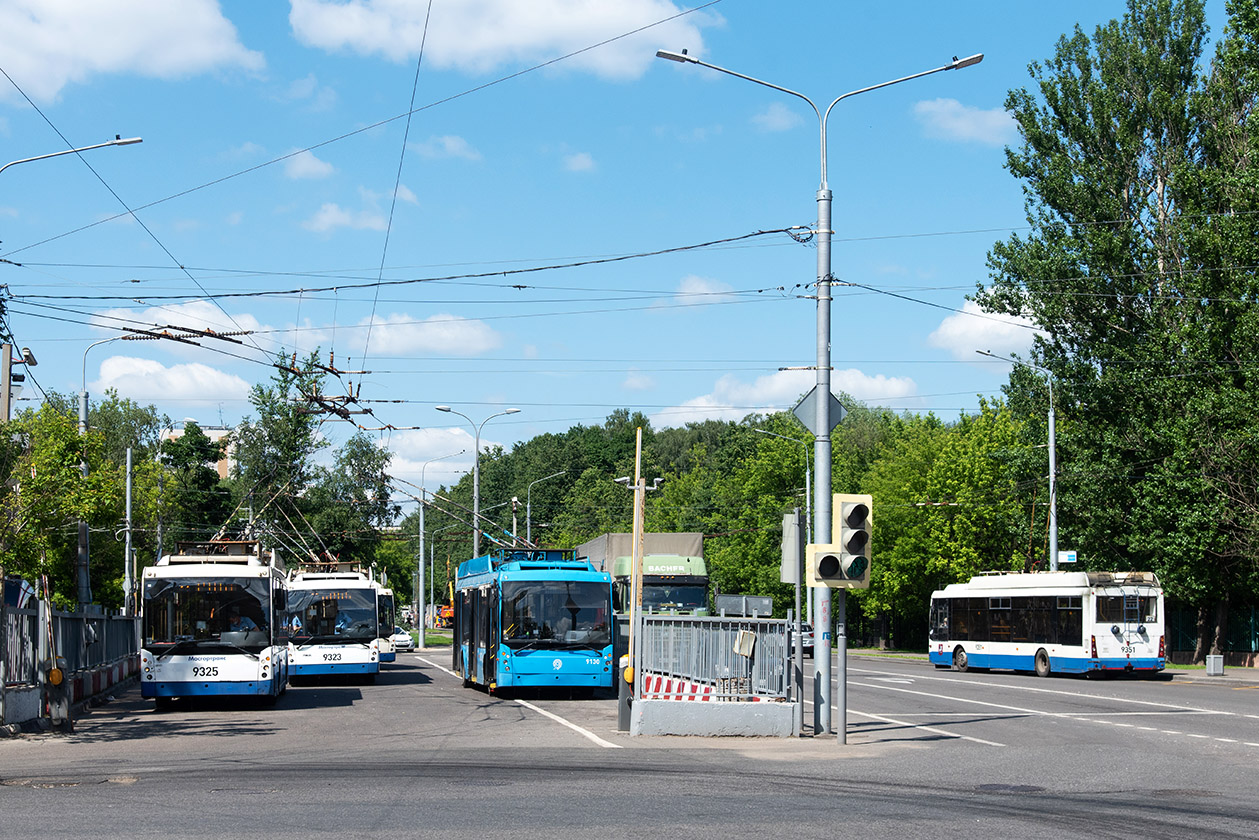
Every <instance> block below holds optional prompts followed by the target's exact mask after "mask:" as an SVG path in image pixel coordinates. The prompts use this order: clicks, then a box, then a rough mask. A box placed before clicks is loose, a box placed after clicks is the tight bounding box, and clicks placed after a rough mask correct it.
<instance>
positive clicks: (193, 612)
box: [140, 540, 289, 709]
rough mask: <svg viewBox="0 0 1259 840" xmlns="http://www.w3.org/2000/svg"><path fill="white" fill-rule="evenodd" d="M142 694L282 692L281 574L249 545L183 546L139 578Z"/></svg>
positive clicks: (160, 701) (163, 698)
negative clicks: (140, 579)
mask: <svg viewBox="0 0 1259 840" xmlns="http://www.w3.org/2000/svg"><path fill="white" fill-rule="evenodd" d="M143 586H144V591H143V607H142V610H143V615H144V618H143V627H144V639H143V645H142V646H141V649H140V670H141V677H140V695H141V696H142V697H151V698H153V700H154V701H155V702H156V704H157V707H158V708H159V709H161V708H164V707H165V706H166V705H167V704H169V703H170V701H171V700H173V699H175V698H179V697H197V696H208V695H253V696H257V697H261V698H263V699H265V700H268V701H274V700H275V698H277V697H278V696H279V695H281V694H283V693H284V690H285V688H286V687H287V685H288V676H289V659H288V646H287V645H286V643H285V640H284V635H283V634H284V628H283V620H282V619H283V609H284V605H285V597H284V596H285V581H284V568H283V566H282V564H281V563H280V561H279V560H278V559H277V557H276V555H275V552H269V553H266V554H264V553H263V552H262V551H261V550H260V547H259V544H258V542H257V541H255V540H234V541H213V542H204V543H202V542H181V543H179V544H178V545H177V546H176V551H175V553H174V554H168V555H165V556H163V557H162V558H161V559H160V560H158V562H157V564H156V565H154V566H150V567H148V568H146V569H145V570H144V575H143Z"/></svg>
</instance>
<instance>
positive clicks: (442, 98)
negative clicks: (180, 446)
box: [0, 0, 1224, 487]
mask: <svg viewBox="0 0 1259 840" xmlns="http://www.w3.org/2000/svg"><path fill="white" fill-rule="evenodd" d="M1124 7H1125V4H1124V3H1123V2H1120V0H1087V1H1085V0H1060V2H1057V3H1053V4H1032V3H1010V2H995V0H994V2H980V1H977V2H969V3H953V4H942V3H936V2H930V3H929V2H916V1H915V2H905V3H896V4H892V3H884V4H876V3H836V2H800V3H793V4H790V5H789V6H784V5H783V4H778V3H766V2H763V0H722V2H717V3H712V4H708V5H701V6H700V8H699V9H698V10H695V11H692V12H689V13H687V12H688V9H690V8H694V7H684V6H681V5H678V4H677V3H674V2H669V0H615V2H614V1H613V0H607V2H581V1H580V0H475V2H474V0H433V2H432V4H431V6H430V4H429V3H428V2H425V0H357V1H356V2H344V0H341V1H340V2H337V1H334V0H291V2H288V3H282V2H268V3H258V2H254V0H224V1H223V2H214V0H183V2H180V3H171V2H167V0H110V1H109V2H102V3H79V2H72V0H0V67H2V68H3V70H4V73H5V74H6V75H7V76H8V77H9V78H8V79H5V78H0V158H2V160H0V165H3V163H4V162H7V161H9V160H17V159H21V158H27V157H33V156H36V155H41V154H47V153H49V152H56V151H61V150H63V149H66V148H71V147H77V146H86V145H91V144H94V143H100V142H103V141H105V140H107V139H110V138H113V137H114V136H115V135H121V136H122V137H134V136H140V137H143V143H142V144H139V145H131V146H125V147H110V148H103V149H98V150H94V151H90V152H86V153H84V154H83V155H82V156H81V158H80V157H77V156H75V155H65V156H62V157H58V158H53V159H50V160H41V161H35V162H31V163H24V164H21V165H17V166H12V167H10V168H9V169H7V170H5V172H4V173H3V174H2V175H0V257H3V258H4V259H5V260H7V261H9V262H4V263H0V278H2V279H0V283H4V284H6V285H7V290H8V293H9V295H10V296H11V297H10V299H9V300H8V301H7V306H8V309H9V313H8V325H9V329H10V331H11V334H12V337H13V340H14V342H15V343H16V344H17V346H19V347H29V348H30V349H31V350H32V351H33V353H34V354H35V356H36V357H37V359H38V361H39V365H38V367H36V368H34V369H33V370H32V371H30V373H31V374H33V376H30V377H28V383H27V384H28V387H27V389H26V390H25V391H24V393H23V395H22V397H23V399H31V398H35V399H37V398H38V394H39V388H40V387H43V388H47V389H49V390H56V391H60V392H63V393H73V392H77V391H79V390H80V389H81V388H82V387H83V384H84V379H85V378H86V385H87V389H88V391H89V392H90V393H92V394H93V396H94V397H96V396H99V395H101V394H102V393H103V392H104V391H105V390H106V389H107V388H113V389H116V390H117V391H118V393H119V394H120V395H122V396H125V397H130V398H132V399H135V400H137V401H139V402H141V403H144V404H148V403H152V404H154V405H156V406H157V408H158V409H159V410H160V411H162V412H164V413H166V414H168V415H169V416H170V417H171V418H173V419H174V420H175V421H179V420H181V419H183V418H193V419H195V420H197V421H198V422H200V423H202V424H203V425H217V424H220V423H224V424H228V425H230V424H234V423H236V422H238V421H239V420H240V419H241V418H242V417H243V416H246V415H247V414H248V413H249V410H250V406H249V404H248V392H249V389H250V387H251V386H252V385H253V384H255V383H258V382H263V381H266V380H268V379H269V378H270V376H271V372H272V371H271V368H270V367H268V365H267V354H275V353H277V352H280V351H284V352H287V353H292V352H294V351H296V352H297V353H298V354H299V355H304V354H305V353H307V352H309V351H310V350H313V349H315V348H319V349H320V352H321V356H322V360H323V361H324V362H325V363H327V362H329V361H330V362H331V364H332V365H333V366H334V367H336V368H337V369H338V370H342V371H347V373H345V374H344V375H343V376H342V377H341V378H340V379H339V380H336V379H333V380H329V384H328V389H329V392H330V393H333V394H337V393H339V394H345V393H347V391H348V390H349V389H352V390H353V392H354V394H356V395H357V397H358V398H359V400H360V401H361V403H362V405H363V406H365V407H368V408H370V409H371V411H372V413H371V414H370V415H368V414H364V415H357V416H356V417H355V420H356V422H357V423H359V424H360V425H361V426H363V427H366V428H368V429H371V430H372V434H373V435H375V436H377V437H378V438H379V439H380V441H381V443H382V445H385V446H388V447H389V448H390V449H391V450H392V451H393V453H394V466H393V472H394V473H395V474H397V475H399V476H400V477H402V478H405V479H407V480H409V481H413V482H415V481H418V476H419V473H420V469H421V466H422V465H423V464H424V463H426V462H429V461H430V459H435V458H440V457H442V456H447V455H451V454H452V453H457V452H459V451H460V450H465V449H466V450H467V452H466V453H465V454H464V455H461V456H456V457H450V458H444V459H443V460H442V461H440V462H434V463H431V464H430V466H429V467H428V468H427V469H426V471H425V477H426V479H427V482H426V483H427V484H428V485H429V486H430V487H435V486H437V485H438V484H441V483H450V482H451V481H453V480H455V479H456V478H457V477H458V475H459V474H460V473H461V472H464V471H466V470H468V469H469V468H470V453H471V450H472V440H471V435H472V431H471V429H470V427H469V424H468V423H466V422H463V421H462V420H461V419H460V418H455V417H452V415H450V414H443V413H439V412H437V411H436V410H435V409H434V406H436V405H449V406H451V407H453V408H454V409H455V410H457V411H461V412H463V413H464V414H466V415H468V416H469V417H471V418H472V419H473V420H474V421H476V422H478V423H479V422H481V421H482V420H485V419H486V418H488V417H490V415H493V414H495V413H497V412H499V411H502V410H504V409H506V408H509V407H513V408H517V407H518V408H520V409H521V411H520V413H519V414H514V415H510V416H503V417H495V418H493V419H492V420H490V421H489V422H488V423H487V424H486V426H485V427H484V430H483V432H482V443H483V444H489V445H494V444H501V445H503V446H505V447H510V446H511V445H512V444H513V443H514V442H516V441H521V440H527V439H529V438H531V437H533V436H535V435H538V434H542V433H546V432H563V431H564V430H566V429H568V428H569V427H571V426H573V425H575V424H578V423H582V424H598V423H601V422H602V421H603V420H604V418H605V417H606V416H607V415H608V414H609V413H610V412H612V411H613V410H615V409H617V408H628V409H630V410H638V411H642V412H643V413H644V414H646V415H647V416H649V417H650V418H651V420H652V422H653V424H654V425H656V426H670V425H679V424H682V423H685V422H687V421H690V420H700V419H705V418H709V417H718V418H723V419H738V418H741V417H743V416H744V415H746V414H748V413H751V412H753V411H762V412H770V411H781V410H788V409H790V408H791V406H792V405H793V404H794V403H795V401H796V400H797V399H798V398H799V396H800V395H801V394H802V393H804V392H805V391H807V390H808V389H809V388H810V387H811V386H812V378H813V374H812V373H811V372H807V371H804V372H802V371H782V370H780V368H784V367H800V366H808V365H811V364H812V363H813V362H814V360H815V353H816V349H815V348H816V334H815V323H816V321H815V317H816V304H815V303H814V302H813V301H812V300H811V299H809V298H808V296H809V295H810V294H812V289H811V287H810V284H811V283H812V282H813V281H814V280H815V278H816V251H815V250H814V248H813V247H812V245H811V244H808V243H806V244H801V243H798V242H796V241H795V240H793V239H792V238H790V237H789V236H787V235H785V234H782V233H773V234H765V235H760V236H750V237H749V235H750V234H755V233H757V232H758V231H774V230H781V229H784V228H789V227H792V226H797V225H799V226H806V227H813V226H814V225H815V222H816V202H815V193H816V190H817V187H818V183H819V176H820V171H819V170H820V166H819V142H818V133H817V120H816V118H815V117H814V115H813V113H812V112H811V111H810V110H809V109H808V106H807V105H806V104H805V103H803V102H801V101H800V100H798V99H795V98H794V97H791V96H788V95H785V94H782V93H778V92H776V91H773V90H770V89H768V88H764V87H761V86H759V85H755V84H752V83H749V82H746V81H742V80H740V79H736V78H733V77H730V76H726V75H722V74H719V73H716V72H713V71H709V70H704V69H702V68H698V67H695V66H693V65H683V64H677V63H673V62H667V61H661V60H659V59H657V58H655V51H656V49H658V48H666V49H670V50H682V49H687V50H689V52H690V54H692V55H695V56H699V57H700V58H702V59H703V60H705V61H708V62H711V63H713V64H717V65H720V66H722V67H726V68H729V69H731V70H735V71H737V72H740V73H743V74H746V75H749V76H754V77H757V78H760V79H764V80H766V81H769V82H772V83H774V84H777V85H780V86H783V87H787V88H791V89H793V90H797V91H799V92H801V93H804V94H806V95H808V96H810V97H811V98H813V99H814V100H815V101H818V102H819V103H820V104H821V105H822V106H823V107H825V104H827V103H829V102H830V101H831V100H832V99H834V98H835V97H837V96H839V95H840V94H842V93H845V92H847V91H849V90H854V89H857V88H862V87H866V86H869V85H873V84H877V83H880V82H883V81H887V80H890V79H894V78H899V77H902V76H905V75H909V74H912V73H916V72H918V71H921V70H927V69H931V68H933V67H938V66H941V65H943V64H946V63H948V62H949V60H950V59H951V58H952V57H953V56H966V55H970V54H973V53H980V52H982V53H984V54H985V56H986V57H985V59H984V61H983V63H981V64H979V65H978V66H975V67H971V68H967V69H963V70H959V71H956V72H947V73H937V74H935V75H932V76H928V77H925V78H922V79H917V80H914V81H910V82H906V83H904V84H900V85H895V86H892V87H889V88H885V89H882V90H878V91H874V92H871V93H867V94H863V95H861V96H856V97H853V98H851V99H848V100H845V101H844V102H842V103H840V105H838V106H837V107H836V109H835V110H834V112H833V113H832V115H831V119H830V123H829V132H830V142H829V144H828V146H829V148H828V167H829V179H828V180H829V186H830V188H831V189H832V190H833V192H834V229H835V240H834V245H833V254H832V266H833V268H832V270H833V272H834V274H835V276H836V278H837V279H838V280H839V281H841V282H845V281H846V282H851V283H857V284H861V285H862V286H867V287H872V288H873V289H875V290H877V291H870V290H867V289H858V288H836V290H835V304H834V308H833V312H832V318H833V329H832V363H833V365H834V368H835V372H834V374H833V388H834V389H835V390H836V391H844V392H847V393H849V394H851V395H852V396H853V397H855V398H856V399H858V400H862V401H865V402H867V403H870V404H877V405H886V406H888V407H891V408H894V409H896V410H909V411H916V412H925V411H934V412H935V413H936V414H937V415H939V416H941V417H944V418H945V419H953V418H955V417H957V416H958V415H959V413H961V412H969V411H974V410H975V409H976V407H977V405H978V400H979V396H980V395H997V394H998V393H999V390H1000V387H1001V385H1002V383H1003V382H1004V381H1005V379H1006V376H1007V373H1008V370H1007V368H1006V367H1005V366H1003V365H1000V364H994V363H992V362H991V361H990V360H986V359H983V358H981V357H979V356H977V355H976V354H975V350H977V349H986V350H992V351H994V352H998V353H1018V352H1021V351H1023V350H1025V349H1026V347H1027V346H1028V344H1029V343H1030V340H1031V331H1030V330H1029V329H1028V328H1027V326H1026V325H1025V324H1017V323H1011V322H1010V319H1004V318H993V317H983V316H982V313H979V312H978V311H977V310H976V309H975V308H974V306H973V304H968V303H967V302H966V300H965V296H966V295H967V294H970V293H972V292H973V291H974V290H975V287H976V284H977V283H984V282H985V281H986V279H987V271H986V267H985V262H986V255H987V252H988V250H989V249H990V248H991V246H992V244H993V243H994V242H995V241H997V240H1000V239H1003V238H1005V237H1007V236H1008V235H1009V234H1010V233H1011V232H1012V231H1018V230H1021V229H1023V226H1024V225H1025V218H1024V211H1023V198H1022V193H1021V187H1020V185H1019V184H1018V183H1017V182H1016V181H1014V179H1012V178H1011V177H1010V176H1009V174H1008V173H1007V172H1006V171H1005V169H1004V151H1003V149H1004V147H1005V145H1006V144H1012V143H1016V142H1017V135H1016V133H1015V131H1014V127H1013V124H1012V122H1011V121H1010V120H1009V118H1008V116H1007V115H1006V114H1005V112H1004V110H1003V103H1004V101H1005V97H1006V93H1007V92H1008V91H1009V90H1010V89H1011V88H1014V87H1022V86H1026V85H1028V84H1030V80H1029V77H1028V74H1027V66H1028V64H1029V63H1030V62H1032V61H1035V60H1043V59H1046V58H1048V57H1050V56H1051V55H1052V53H1053V49H1054V44H1055V42H1056V41H1057V39H1058V37H1059V36H1060V35H1062V34H1063V33H1065V32H1068V31H1070V30H1071V28H1072V27H1073V26H1074V25H1075V24H1076V23H1077V22H1078V23H1080V24H1081V26H1082V27H1083V28H1084V30H1085V31H1086V32H1089V33H1091V32H1092V31H1093V29H1094V27H1095V26H1096V25H1098V24H1099V23H1101V22H1104V21H1106V20H1109V19H1111V18H1114V17H1117V16H1119V15H1121V14H1122V12H1123V10H1124ZM430 9H431V11H430ZM1208 13H1209V19H1210V22H1211V24H1212V30H1213V32H1218V31H1219V28H1220V27H1221V26H1222V24H1223V15H1224V12H1223V0H1211V2H1209V3H1208ZM421 49H422V50H423V52H422V58H421ZM417 67H418V71H417ZM19 88H20V91H19ZM408 112H412V113H411V114H410V117H409V118H408V117H407V116H406V115H407V113H408ZM67 144H68V145H67ZM740 237H748V238H743V239H739V238H740ZM736 239H737V240H738V241H732V242H729V243H727V244H724V245H713V246H709V247H699V248H696V247H693V246H699V245H702V244H703V243H713V242H720V241H723V240H736ZM677 249H682V250H677ZM661 251H668V252H669V253H663V254H657V253H656V252H661ZM653 254H654V255H653ZM13 263H17V264H20V265H15V264H13ZM572 264H577V265H572ZM564 265H570V267H563V268H560V267H556V266H564ZM263 293H265V294H263ZM124 327H126V328H133V329H153V328H168V327H187V328H192V329H198V330H200V329H206V328H209V329H213V330H215V331H220V332H221V331H248V332H249V333H250V334H249V335H246V336H241V337H239V338H238V339H237V340H238V341H239V342H240V343H239V344H236V343H230V342H227V341H223V340H216V339H204V340H201V341H200V346H190V345H185V344H180V343H176V342H171V341H112V342H108V343H105V344H102V345H99V346H96V347H92V348H91V349H90V350H89V346H90V345H91V344H92V343H93V342H98V341H102V340H103V339H107V338H112V337H116V336H120V335H122V334H123V328H124ZM330 354H331V355H330ZM350 371H369V372H368V373H362V374H360V373H349V372H350ZM22 405H29V403H26V402H19V403H18V406H19V407H20V406H22ZM452 420H454V421H456V422H455V423H452V422H451V421H452ZM384 426H392V427H393V428H392V429H386V430H380V429H381V427H384ZM322 428H323V432H324V434H326V435H327V436H328V437H329V438H330V439H331V440H333V441H334V442H336V441H340V440H344V439H345V437H347V436H348V435H349V434H350V433H351V432H352V431H353V427H352V426H351V424H350V423H346V422H344V421H337V422H329V423H325V424H324V425H323V427H322ZM627 454H628V453H627Z"/></svg>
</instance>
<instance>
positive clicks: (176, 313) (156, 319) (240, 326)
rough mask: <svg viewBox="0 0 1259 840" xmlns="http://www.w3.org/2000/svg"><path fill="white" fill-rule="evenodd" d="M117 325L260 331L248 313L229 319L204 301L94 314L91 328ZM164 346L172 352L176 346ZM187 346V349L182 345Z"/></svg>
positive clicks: (108, 327) (258, 325) (217, 330)
mask: <svg viewBox="0 0 1259 840" xmlns="http://www.w3.org/2000/svg"><path fill="white" fill-rule="evenodd" d="M120 321H125V322H127V323H129V324H134V323H135V322H136V321H140V322H142V323H144V324H151V325H153V326H156V327H166V326H175V327H188V328H189V329H194V330H207V329H208V330H214V331H216V332H230V331H234V330H254V331H257V330H259V329H261V328H262V324H261V323H259V321H258V319H257V318H255V317H254V316H253V315H250V314H248V313H235V314H233V315H232V316H231V317H230V318H229V317H228V316H227V315H226V314H224V312H223V310H221V309H219V308H218V307H217V306H215V305H214V304H213V303H210V302H209V301H204V300H197V301H191V302H189V303H175V304H169V305H166V306H151V307H149V308H148V309H144V310H141V311H139V312H137V311H135V310H132V309H106V310H102V311H100V312H96V313H93V315H92V325H93V326H96V327H101V328H103V329H108V330H114V331H116V330H117V329H118V324H119V323H120ZM164 346H166V347H167V348H168V349H169V348H174V347H177V346H180V345H178V344H176V343H166V344H165V345H164ZM185 346H186V345H185Z"/></svg>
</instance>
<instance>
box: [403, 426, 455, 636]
mask: <svg viewBox="0 0 1259 840" xmlns="http://www.w3.org/2000/svg"><path fill="white" fill-rule="evenodd" d="M467 451H468V450H466V449H460V450H459V451H458V452H452V453H450V454H449V455H442V456H440V457H437V458H429V459H428V460H427V461H425V462H424V465H423V466H422V467H420V549H419V552H418V554H417V556H416V563H415V620H416V622H417V623H418V624H419V625H420V640H419V645H418V647H419V649H420V650H424V628H425V625H426V622H425V620H424V617H425V612H424V610H425V607H426V605H425V603H424V507H425V503H424V497H425V495H426V494H427V490H426V489H425V486H424V473H425V471H426V470H428V465H429V464H431V463H433V462H434V461H443V460H445V459H446V458H453V457H455V456H456V455H462V454H463V453H465V452H467ZM430 573H431V572H430ZM429 589H430V591H431V589H432V587H431V586H430V587H429ZM432 602H433V599H432V597H431V596H430V597H429V603H430V604H431V603H432Z"/></svg>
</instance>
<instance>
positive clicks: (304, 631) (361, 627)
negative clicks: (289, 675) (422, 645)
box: [285, 571, 393, 682]
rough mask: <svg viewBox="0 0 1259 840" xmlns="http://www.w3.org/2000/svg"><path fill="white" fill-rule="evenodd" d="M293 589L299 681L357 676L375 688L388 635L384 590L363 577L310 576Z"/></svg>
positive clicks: (292, 642) (293, 653)
mask: <svg viewBox="0 0 1259 840" xmlns="http://www.w3.org/2000/svg"><path fill="white" fill-rule="evenodd" d="M288 587H289V591H288V609H287V611H286V614H285V620H286V623H287V625H288V630H289V657H290V659H291V661H292V669H293V678H294V680H295V681H296V680H297V679H304V678H307V677H316V676H328V675H347V676H348V675H356V676H359V677H362V678H363V680H364V681H366V682H375V680H376V674H378V673H379V672H380V639H381V636H382V634H383V632H384V631H383V629H382V626H381V619H380V589H381V587H380V585H379V584H378V583H376V582H375V581H373V580H372V579H370V578H369V577H368V576H367V575H365V574H363V573H362V572H357V571H354V572H351V571H306V572H300V573H298V574H296V575H294V576H293V578H292V579H291V580H290V581H289V585H288ZM392 632H393V627H392V625H391V626H390V627H389V633H392Z"/></svg>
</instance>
